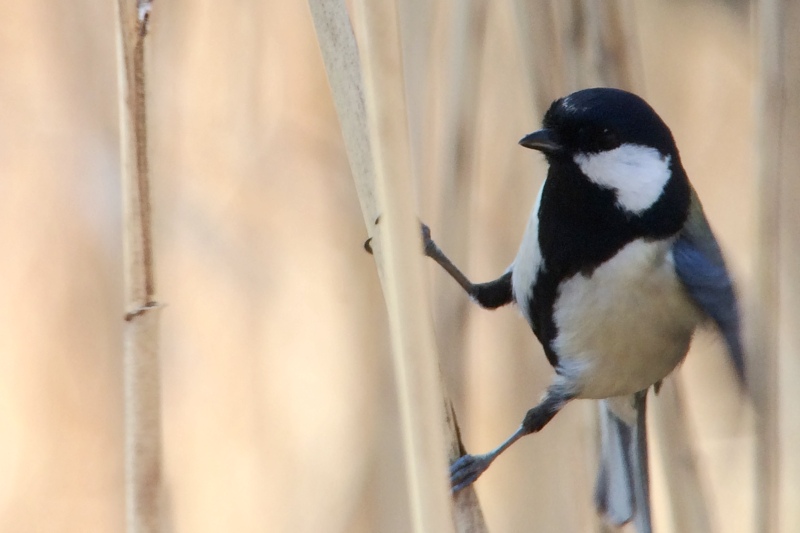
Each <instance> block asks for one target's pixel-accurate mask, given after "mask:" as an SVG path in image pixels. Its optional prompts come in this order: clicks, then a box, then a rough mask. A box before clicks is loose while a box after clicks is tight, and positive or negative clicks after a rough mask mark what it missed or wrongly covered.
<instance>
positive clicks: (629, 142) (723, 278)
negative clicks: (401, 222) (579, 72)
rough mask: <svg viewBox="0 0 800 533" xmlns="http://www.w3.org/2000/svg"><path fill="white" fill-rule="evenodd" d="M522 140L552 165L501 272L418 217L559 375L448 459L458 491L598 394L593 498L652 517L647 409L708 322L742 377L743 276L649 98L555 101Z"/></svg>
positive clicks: (647, 523)
mask: <svg viewBox="0 0 800 533" xmlns="http://www.w3.org/2000/svg"><path fill="white" fill-rule="evenodd" d="M519 144H520V145H522V146H523V147H525V148H529V149H533V150H536V151H539V152H541V153H542V154H544V157H545V159H546V161H547V163H548V172H547V176H546V178H545V179H544V181H543V183H542V186H541V189H540V191H539V194H538V197H537V198H536V200H535V203H534V207H533V210H532V212H531V215H530V218H529V219H528V222H527V226H526V228H525V232H524V236H523V238H522V242H521V244H520V246H519V250H518V252H517V254H516V257H515V258H514V260H513V262H512V263H511V265H510V266H509V267H508V269H507V270H506V271H505V272H504V273H503V275H502V276H500V277H499V278H498V279H495V280H493V281H489V282H485V283H472V282H471V281H470V280H469V279H468V278H467V277H466V276H465V275H464V274H463V273H462V272H461V270H459V269H458V267H456V266H455V265H454V264H453V263H452V261H450V259H449V258H448V257H447V256H446V255H445V254H444V252H442V250H441V249H440V248H439V246H438V245H437V244H436V242H435V241H434V240H433V238H432V237H431V231H430V228H428V226H426V225H425V224H422V237H423V246H424V251H425V255H427V256H429V257H431V258H432V259H434V260H435V261H436V262H437V263H438V264H439V265H441V266H442V267H443V268H444V269H445V271H447V272H448V273H449V274H450V276H452V277H453V279H455V281H456V282H458V283H459V284H460V285H461V287H462V288H463V289H464V290H465V291H466V292H467V294H468V295H469V296H470V297H471V299H472V300H474V301H475V302H476V303H477V304H479V305H480V306H481V307H484V308H487V309H496V308H498V307H501V306H504V305H507V304H512V303H513V304H516V306H517V307H518V308H519V311H520V312H521V314H522V316H523V317H524V318H525V320H526V321H527V323H528V324H529V325H530V327H531V329H532V330H533V333H534V334H535V336H536V337H537V338H538V340H539V342H540V343H541V344H542V347H543V348H544V353H545V355H546V357H547V360H548V361H549V362H550V364H551V365H552V366H553V368H554V370H555V375H554V377H553V379H552V381H551V382H550V384H549V386H548V387H547V389H546V392H545V393H544V395H543V397H542V399H541V401H540V402H539V403H538V404H537V405H536V406H534V407H533V408H531V409H530V410H528V411H527V413H526V414H525V417H524V419H523V420H522V423H521V424H520V427H519V429H517V430H516V431H515V432H514V433H513V434H512V435H511V436H510V437H509V438H508V439H506V440H505V441H504V442H503V443H502V444H500V445H499V446H498V447H497V448H495V449H494V450H492V451H490V452H488V453H486V454H482V455H464V456H462V457H461V458H459V459H458V460H457V461H455V462H454V463H453V464H452V465H451V469H450V481H451V486H452V490H453V492H454V493H455V492H458V491H460V490H462V489H463V488H465V487H467V486H469V485H470V484H472V483H473V482H474V481H475V480H476V479H477V478H478V476H480V475H481V474H482V473H483V472H484V471H485V470H486V469H487V468H488V467H489V465H490V464H491V463H492V462H493V461H494V460H495V459H496V458H497V457H498V456H499V455H500V454H501V453H502V452H503V451H504V450H506V449H507V448H508V447H509V446H511V445H512V444H513V443H514V442H516V441H517V440H519V439H520V438H521V437H523V436H525V435H528V434H531V433H536V432H538V431H540V430H541V429H542V428H543V427H544V426H545V425H546V424H547V423H548V422H549V421H550V420H551V419H552V418H553V417H554V416H556V414H557V413H558V412H559V411H560V410H561V409H562V408H563V407H564V406H565V405H566V404H567V403H569V402H570V401H572V400H575V399H593V400H599V412H600V428H601V431H600V433H601V451H600V468H599V472H598V477H597V483H596V486H595V494H594V499H595V503H596V506H597V508H598V510H599V512H601V513H602V514H604V515H605V517H606V518H607V520H608V521H609V522H611V523H613V524H615V525H621V524H624V523H627V522H629V521H631V520H633V521H634V523H635V525H636V527H637V530H638V531H639V533H643V532H649V531H651V529H652V526H651V520H650V501H649V476H648V469H647V441H646V428H645V409H646V399H647V392H648V390H650V388H651V387H655V389H656V391H657V390H658V387H659V386H660V384H661V382H662V380H663V379H664V378H665V377H667V376H668V375H669V374H670V373H671V372H672V371H673V370H674V369H675V368H676V367H677V366H678V365H679V364H680V363H681V361H682V360H683V359H684V357H685V356H686V353H687V351H688V349H689V345H690V342H691V339H692V336H693V334H694V332H695V330H696V329H697V327H698V326H700V325H701V324H704V323H711V324H713V325H714V326H715V327H716V329H717V330H718V332H719V333H720V334H721V336H722V338H723V340H724V342H725V344H726V347H727V351H728V354H729V357H730V360H731V361H732V365H733V367H734V369H735V373H736V375H737V376H738V378H739V380H740V382H742V383H744V376H745V366H744V351H743V348H742V341H741V333H740V329H741V327H740V313H739V307H738V302H737V296H736V291H735V287H734V284H733V281H732V278H731V275H730V274H729V271H728V268H727V266H726V263H725V260H724V258H723V254H722V251H721V249H720V246H719V244H718V242H717V239H716V238H715V236H714V233H713V232H712V230H711V227H710V225H709V223H708V220H707V218H706V216H705V214H704V212H703V208H702V205H701V203H700V199H699V198H698V195H697V193H696V192H695V190H694V188H693V187H692V185H691V183H690V182H689V179H688V177H687V174H686V171H685V170H684V168H683V165H682V163H681V159H680V155H679V152H678V148H677V146H676V143H675V140H674V138H673V136H672V133H671V131H670V129H669V128H668V127H667V125H666V124H665V123H664V121H663V120H662V119H661V117H660V116H659V115H658V114H657V113H656V111H655V110H654V109H653V108H652V107H651V106H650V105H649V104H648V103H647V102H646V101H645V100H644V99H642V98H641V97H639V96H637V95H635V94H633V93H630V92H627V91H623V90H621V89H616V88H609V87H595V88H589V89H583V90H579V91H577V92H573V93H571V94H569V95H567V96H565V97H563V98H559V99H557V100H555V101H554V102H553V103H552V105H551V106H550V108H549V109H548V110H547V112H546V113H545V115H544V119H543V121H542V128H541V129H539V130H537V131H534V132H533V133H530V134H528V135H525V136H524V137H523V138H522V139H521V140H520V141H519Z"/></svg>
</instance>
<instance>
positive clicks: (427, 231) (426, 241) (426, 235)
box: [419, 222, 436, 257]
mask: <svg viewBox="0 0 800 533" xmlns="http://www.w3.org/2000/svg"><path fill="white" fill-rule="evenodd" d="M419 225H420V229H421V230H422V248H423V250H424V251H425V255H427V256H428V257H432V254H433V253H434V252H435V250H436V243H435V242H433V239H432V238H431V228H429V227H428V225H427V224H425V223H424V222H420V223H419Z"/></svg>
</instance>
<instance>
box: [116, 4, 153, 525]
mask: <svg viewBox="0 0 800 533" xmlns="http://www.w3.org/2000/svg"><path fill="white" fill-rule="evenodd" d="M117 9H118V26H117V41H118V42H117V49H118V65H117V68H118V72H119V113H120V116H119V121H120V144H121V159H122V181H123V187H122V189H123V194H124V199H123V204H124V210H125V215H124V229H123V236H124V237H123V238H124V241H125V243H124V244H125V257H124V260H125V296H126V305H127V309H128V312H127V314H126V316H125V320H126V326H125V362H124V383H125V478H126V524H127V531H128V532H129V533H151V532H157V531H160V530H161V516H160V505H159V501H160V497H161V494H160V493H161V427H160V423H161V422H160V394H159V387H160V379H159V364H158V363H159V360H158V314H159V313H158V305H157V304H156V302H155V277H154V273H153V252H152V238H151V221H150V192H149V181H148V179H149V177H148V164H147V121H146V107H145V66H144V41H145V37H146V35H147V25H148V19H149V15H150V3H149V2H144V1H139V2H134V1H124V0H120V1H119V3H118V4H117Z"/></svg>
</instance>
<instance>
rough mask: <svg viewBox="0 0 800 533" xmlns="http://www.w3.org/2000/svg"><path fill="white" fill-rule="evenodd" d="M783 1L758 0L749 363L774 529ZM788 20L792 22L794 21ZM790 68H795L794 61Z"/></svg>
mask: <svg viewBox="0 0 800 533" xmlns="http://www.w3.org/2000/svg"><path fill="white" fill-rule="evenodd" d="M786 5H787V4H786V3H785V2H783V1H782V0H762V1H761V2H759V4H758V9H759V13H758V15H759V40H760V43H759V44H760V60H761V64H760V84H759V91H760V94H759V112H758V117H759V119H760V121H759V123H758V127H759V134H758V139H759V140H760V144H759V151H758V153H759V182H758V241H757V242H758V246H759V250H758V253H757V254H756V257H757V260H756V265H755V266H756V301H757V304H758V312H756V313H753V336H752V337H753V338H752V341H753V342H752V350H751V353H752V354H753V355H754V356H756V355H757V359H756V358H752V359H750V360H749V361H748V363H749V364H748V365H747V366H748V370H749V372H750V382H751V388H752V391H753V404H754V407H755V410H756V482H755V486H754V489H755V494H754V497H755V521H756V531H758V532H760V533H775V532H777V531H779V527H778V524H779V512H780V508H779V492H780V483H779V470H778V465H779V448H780V440H779V439H780V436H779V418H778V416H779V411H778V398H779V385H780V384H779V380H778V357H779V344H780V343H779V336H780V318H781V317H780V305H781V299H780V289H781V286H780V285H781V283H780V268H781V253H780V252H781V248H782V246H784V243H781V239H780V237H781V211H782V206H783V205H784V204H783V201H782V199H781V198H782V196H783V194H784V193H783V191H782V187H781V181H782V179H787V178H788V179H795V178H796V176H794V175H792V176H784V172H785V169H784V168H783V165H784V161H785V159H786V157H787V152H786V151H787V150H790V151H794V150H795V149H796V147H795V146H791V145H790V144H789V143H788V141H791V140H793V139H787V138H786V136H785V133H786V131H785V129H786V124H785V122H786V121H785V117H786V113H787V107H788V103H787V97H788V94H789V93H788V89H789V88H788V87H787V72H786V67H787V58H786V54H787V50H786V46H787V35H786V33H787V32H791V31H794V28H793V27H791V26H789V25H788V24H791V22H787V19H786V15H787V14H786V12H785V11H786V9H787V7H786ZM792 22H794V21H792ZM794 69H795V73H796V72H797V70H796V67H794Z"/></svg>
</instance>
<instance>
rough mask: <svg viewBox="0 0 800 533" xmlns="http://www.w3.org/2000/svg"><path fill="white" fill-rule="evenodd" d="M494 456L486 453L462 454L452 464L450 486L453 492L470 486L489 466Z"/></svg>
mask: <svg viewBox="0 0 800 533" xmlns="http://www.w3.org/2000/svg"><path fill="white" fill-rule="evenodd" d="M491 462H492V458H489V457H487V456H485V455H462V456H461V457H459V458H458V459H457V460H456V462H454V463H453V464H452V465H450V487H451V490H452V491H453V494H455V493H457V492H459V491H461V490H463V489H465V488H467V487H469V486H470V485H472V483H473V482H474V481H475V480H476V479H478V477H480V475H481V474H483V472H484V471H485V470H486V469H487V468H489V464H490V463H491Z"/></svg>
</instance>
